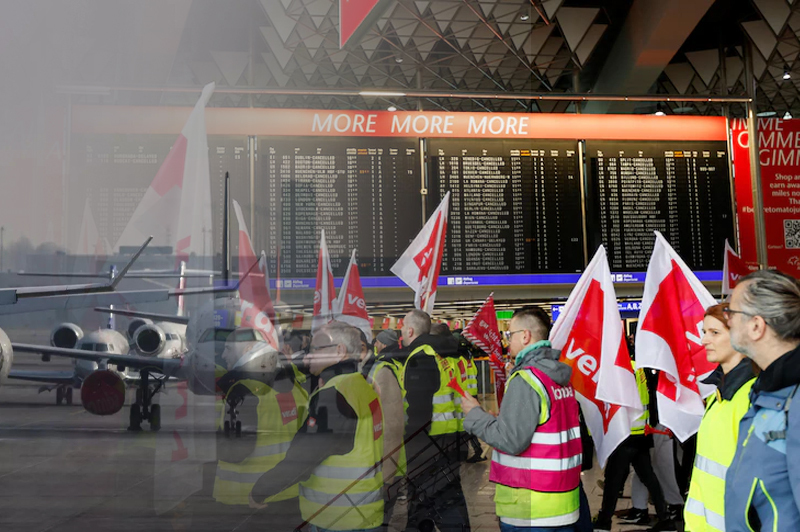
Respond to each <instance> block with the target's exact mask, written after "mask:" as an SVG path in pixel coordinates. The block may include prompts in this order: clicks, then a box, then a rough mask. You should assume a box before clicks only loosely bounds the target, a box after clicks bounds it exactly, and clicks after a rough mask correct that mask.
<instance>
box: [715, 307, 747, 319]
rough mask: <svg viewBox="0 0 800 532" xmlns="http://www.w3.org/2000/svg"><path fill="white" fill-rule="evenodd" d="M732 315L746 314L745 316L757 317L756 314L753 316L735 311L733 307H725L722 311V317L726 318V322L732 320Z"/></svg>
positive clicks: (741, 311)
mask: <svg viewBox="0 0 800 532" xmlns="http://www.w3.org/2000/svg"><path fill="white" fill-rule="evenodd" d="M731 314H744V315H745V316H750V317H751V318H752V317H754V316H755V314H751V313H749V312H745V311H743V310H733V309H732V308H731V307H725V308H724V309H722V315H723V316H724V317H725V319H726V320H729V319H731Z"/></svg>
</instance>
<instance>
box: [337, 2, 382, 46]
mask: <svg viewBox="0 0 800 532" xmlns="http://www.w3.org/2000/svg"><path fill="white" fill-rule="evenodd" d="M378 2H379V0H339V48H343V47H344V45H345V44H346V43H347V41H348V40H349V39H350V38H351V37H352V36H353V34H354V33H356V31H357V30H359V28H360V27H361V28H362V31H359V33H362V32H363V31H366V30H367V29H369V28H367V27H363V26H362V24H364V21H365V20H366V19H367V17H369V15H370V13H371V12H372V10H373V9H375V6H376V5H377V4H378ZM385 3H386V2H384V4H385ZM380 11H382V10H380ZM380 11H379V12H378V13H376V14H377V15H379V14H380ZM369 18H370V19H371V20H372V19H374V18H375V14H374V15H373V16H372V17H369ZM364 26H366V24H364Z"/></svg>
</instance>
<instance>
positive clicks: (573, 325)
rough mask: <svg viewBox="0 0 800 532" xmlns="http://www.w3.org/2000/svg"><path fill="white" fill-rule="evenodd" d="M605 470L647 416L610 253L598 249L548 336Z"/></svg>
mask: <svg viewBox="0 0 800 532" xmlns="http://www.w3.org/2000/svg"><path fill="white" fill-rule="evenodd" d="M550 340H551V342H552V343H553V347H554V348H555V349H561V350H562V353H561V361H562V362H564V363H565V364H569V365H570V366H571V367H572V380H571V383H572V387H573V388H575V393H576V396H577V399H578V402H579V403H580V405H581V409H582V410H583V415H584V418H585V419H586V424H587V425H588V427H589V430H590V431H591V433H592V438H593V439H594V442H595V448H596V449H597V460H598V461H599V462H600V466H601V467H602V466H604V465H605V462H606V460H607V459H608V457H609V455H611V453H612V452H613V451H614V449H615V448H616V447H617V445H619V444H620V443H621V442H622V441H623V440H625V438H627V437H628V436H629V435H630V432H631V422H632V421H633V420H634V419H636V417H638V416H639V415H641V413H642V412H643V407H642V401H641V399H640V398H639V394H638V391H637V387H636V377H635V376H634V374H633V367H632V365H631V360H630V357H629V355H628V346H627V344H626V343H625V336H624V334H623V329H622V320H621V318H620V315H619V307H618V306H617V296H616V294H615V292H614V286H613V284H612V283H611V272H610V270H609V267H608V260H607V258H606V250H605V248H604V247H603V246H600V248H599V249H598V250H597V253H595V256H594V258H593V259H592V261H591V262H590V263H589V265H588V266H587V267H586V270H585V271H584V272H583V275H581V278H580V279H579V280H578V283H577V284H576V285H575V288H573V289H572V293H571V294H570V296H569V299H568V300H567V304H566V305H565V306H564V310H563V311H562V313H561V315H560V316H559V318H558V320H557V321H556V323H555V325H554V326H553V330H552V331H551V332H550Z"/></svg>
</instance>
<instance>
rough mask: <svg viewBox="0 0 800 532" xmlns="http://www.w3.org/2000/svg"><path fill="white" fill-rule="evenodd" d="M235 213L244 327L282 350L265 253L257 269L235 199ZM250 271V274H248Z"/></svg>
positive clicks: (248, 236) (248, 237)
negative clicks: (258, 332) (276, 325)
mask: <svg viewBox="0 0 800 532" xmlns="http://www.w3.org/2000/svg"><path fill="white" fill-rule="evenodd" d="M233 210H234V211H235V212H236V219H237V220H238V222H239V278H240V279H241V284H240V285H239V296H240V297H241V300H242V302H241V305H242V310H241V312H242V321H241V323H242V325H246V326H249V327H252V328H253V329H256V330H258V331H260V332H261V333H262V335H263V336H264V340H265V341H266V342H268V343H269V344H270V345H271V346H272V347H274V348H275V349H278V350H279V349H280V347H279V345H280V344H279V342H278V331H277V329H276V327H275V324H274V320H275V308H274V307H273V306H272V298H271V297H270V295H269V274H268V272H267V257H266V255H265V254H264V253H263V252H262V254H261V259H260V260H259V261H258V266H255V262H256V260H257V259H256V254H255V252H254V251H253V244H252V243H251V242H250V235H249V234H248V232H247V226H246V225H245V222H244V216H243V215H242V208H241V207H240V206H239V203H238V202H237V201H236V200H233ZM248 272H249V273H248Z"/></svg>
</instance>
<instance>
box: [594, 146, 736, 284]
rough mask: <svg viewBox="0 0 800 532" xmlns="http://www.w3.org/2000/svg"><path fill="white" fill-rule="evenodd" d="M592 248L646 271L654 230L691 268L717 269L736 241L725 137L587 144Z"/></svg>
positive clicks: (615, 267) (622, 265)
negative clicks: (729, 245)
mask: <svg viewBox="0 0 800 532" xmlns="http://www.w3.org/2000/svg"><path fill="white" fill-rule="evenodd" d="M587 156H588V157H589V158H590V162H591V164H590V165H589V166H590V176H589V180H588V183H589V186H588V194H589V198H591V199H590V201H589V202H588V203H589V207H590V209H589V210H590V212H589V215H588V220H589V224H588V225H589V233H590V236H589V238H590V251H592V252H593V250H594V249H596V248H597V246H598V245H600V244H601V243H602V244H605V246H606V250H607V252H608V259H609V266H610V267H611V269H612V271H644V270H646V269H647V264H648V263H649V261H650V255H651V254H652V252H653V245H654V242H655V235H654V233H653V231H654V230H658V231H660V232H661V234H663V235H664V238H666V239H667V241H668V242H669V243H670V245H671V246H672V247H673V248H674V249H675V251H676V252H677V253H678V254H679V255H680V256H681V258H683V260H684V261H685V262H686V263H687V265H689V267H690V268H692V269H694V270H719V269H721V268H722V259H723V250H724V247H725V239H726V238H727V239H730V240H731V241H732V240H733V215H732V210H731V183H730V177H729V169H728V154H727V149H726V144H725V143H724V142H674V141H673V142H618V141H616V142H600V141H597V142H587Z"/></svg>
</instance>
